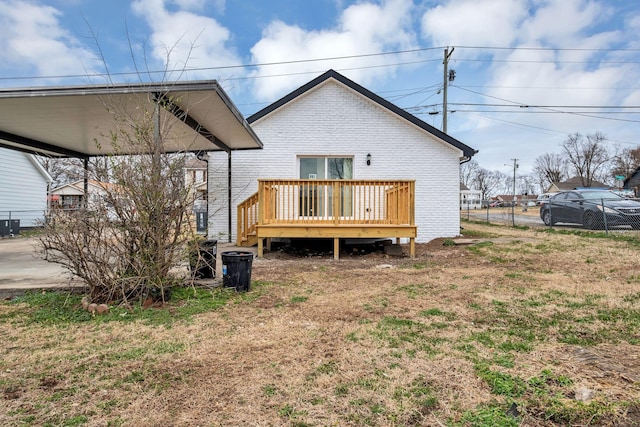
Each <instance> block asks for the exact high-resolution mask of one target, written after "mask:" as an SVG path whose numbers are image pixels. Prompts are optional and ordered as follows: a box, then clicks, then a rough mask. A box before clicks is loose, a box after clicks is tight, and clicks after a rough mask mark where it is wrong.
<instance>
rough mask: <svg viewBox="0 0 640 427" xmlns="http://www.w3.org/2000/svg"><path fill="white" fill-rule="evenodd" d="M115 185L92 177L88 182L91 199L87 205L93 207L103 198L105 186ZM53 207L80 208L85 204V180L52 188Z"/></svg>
mask: <svg viewBox="0 0 640 427" xmlns="http://www.w3.org/2000/svg"><path fill="white" fill-rule="evenodd" d="M109 185H113V184H109V183H106V182H100V181H95V180H92V179H90V180H89V181H88V182H87V189H88V193H89V199H88V200H87V207H88V208H92V207H94V206H95V205H96V204H98V202H100V201H101V200H102V197H103V196H104V195H105V188H107V186H109ZM50 197H51V207H52V208H60V209H79V208H81V207H83V206H84V200H85V194H84V180H79V181H75V182H71V183H69V184H64V185H61V186H59V187H56V188H54V189H53V190H51V196H50Z"/></svg>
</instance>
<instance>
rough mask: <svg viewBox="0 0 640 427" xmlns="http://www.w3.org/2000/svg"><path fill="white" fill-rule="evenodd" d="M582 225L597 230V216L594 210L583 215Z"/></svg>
mask: <svg viewBox="0 0 640 427" xmlns="http://www.w3.org/2000/svg"><path fill="white" fill-rule="evenodd" d="M582 225H583V227H584V228H588V229H589V230H595V229H596V228H597V227H596V217H595V215H594V214H593V212H586V213H585V214H584V217H582Z"/></svg>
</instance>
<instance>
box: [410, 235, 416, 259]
mask: <svg viewBox="0 0 640 427" xmlns="http://www.w3.org/2000/svg"><path fill="white" fill-rule="evenodd" d="M409 256H410V257H411V258H415V257H416V239H415V238H414V237H411V238H410V239H409Z"/></svg>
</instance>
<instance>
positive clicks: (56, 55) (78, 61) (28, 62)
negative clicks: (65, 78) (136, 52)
mask: <svg viewBox="0 0 640 427" xmlns="http://www.w3.org/2000/svg"><path fill="white" fill-rule="evenodd" d="M60 16H61V12H60V11H59V10H57V9H55V8H53V7H51V6H38V5H35V4H32V3H30V2H26V1H20V0H9V1H5V2H1V3H0V27H1V28H2V31H0V45H1V46H2V49H1V50H0V61H2V62H3V63H4V66H5V67H7V66H9V67H12V69H14V70H16V71H17V72H21V73H28V74H30V75H34V74H35V75H37V76H62V75H86V74H92V73H94V72H95V71H94V70H95V69H96V67H97V68H98V69H99V68H100V66H99V65H98V64H97V63H96V57H95V55H94V54H93V52H91V50H89V49H87V48H86V47H85V46H83V45H82V44H81V43H80V42H79V41H78V40H77V39H76V38H75V37H73V36H72V35H71V34H70V33H69V32H68V31H67V30H65V29H64V28H63V27H62V26H61V25H60V22H59V18H60ZM54 80H56V79H54Z"/></svg>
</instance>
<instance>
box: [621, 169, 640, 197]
mask: <svg viewBox="0 0 640 427" xmlns="http://www.w3.org/2000/svg"><path fill="white" fill-rule="evenodd" d="M622 188H624V189H625V190H632V191H633V194H634V196H635V197H640V167H639V168H637V169H636V170H635V171H633V173H632V174H631V175H630V176H629V177H627V178H626V179H625V180H624V184H623V186H622Z"/></svg>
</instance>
